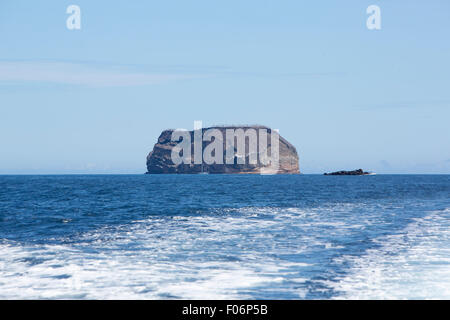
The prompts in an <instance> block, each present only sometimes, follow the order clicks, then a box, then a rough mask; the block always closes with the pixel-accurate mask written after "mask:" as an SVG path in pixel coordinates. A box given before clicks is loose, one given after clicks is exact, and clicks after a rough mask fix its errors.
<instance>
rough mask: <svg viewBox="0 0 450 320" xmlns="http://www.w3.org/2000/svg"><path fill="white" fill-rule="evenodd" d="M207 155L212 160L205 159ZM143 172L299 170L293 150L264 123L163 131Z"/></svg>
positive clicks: (204, 172) (292, 172)
mask: <svg viewBox="0 0 450 320" xmlns="http://www.w3.org/2000/svg"><path fill="white" fill-rule="evenodd" d="M180 136H184V137H183V139H181V138H180ZM230 136H231V138H230ZM275 138H276V139H275ZM183 140H184V143H185V144H184V147H183V148H184V149H182V146H180V145H181V144H182V142H183ZM213 144H214V148H212V145H213ZM181 149H182V151H180V150H181ZM211 149H214V151H211ZM199 150H200V151H199ZM208 155H211V156H210V157H209V158H214V159H215V161H211V159H209V161H208ZM265 155H267V156H265ZM276 155H278V156H277V157H276V166H274V165H273V163H275V162H274V159H275V158H274V156H276ZM267 158H269V159H272V160H271V161H267ZM181 159H182V160H183V161H182V162H181ZM174 160H175V161H174ZM147 173H148V174H158V173H186V174H201V173H203V174H213V173H227V174H260V173H262V174H264V173H269V174H298V173H300V170H299V157H298V154H297V150H296V149H295V147H294V146H293V145H292V144H290V143H289V142H288V141H287V140H286V139H284V138H283V137H281V136H280V135H279V134H278V132H277V131H274V130H272V129H270V128H268V127H265V126H215V127H209V128H201V129H200V130H193V131H184V132H177V131H176V130H173V129H169V130H164V131H163V132H162V133H161V135H160V136H159V138H158V141H157V142H156V144H155V145H154V147H153V150H152V151H151V152H150V153H149V155H148V156H147Z"/></svg>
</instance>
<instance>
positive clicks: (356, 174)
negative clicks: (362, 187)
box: [324, 169, 371, 176]
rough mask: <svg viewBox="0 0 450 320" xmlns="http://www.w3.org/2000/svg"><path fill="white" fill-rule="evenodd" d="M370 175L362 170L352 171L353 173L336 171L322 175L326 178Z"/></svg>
mask: <svg viewBox="0 0 450 320" xmlns="http://www.w3.org/2000/svg"><path fill="white" fill-rule="evenodd" d="M367 174H371V173H370V172H365V171H363V169H358V170H353V171H344V170H343V171H336V172H331V173H324V175H326V176H363V175H367Z"/></svg>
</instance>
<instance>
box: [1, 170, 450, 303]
mask: <svg viewBox="0 0 450 320" xmlns="http://www.w3.org/2000/svg"><path fill="white" fill-rule="evenodd" d="M449 230H450V176H448V175H377V176H356V177H351V176H340V177H335V176H320V175H278V176H259V175H124V176H114V175H111V176H109V175H106V176H0V254H1V255H0V298H63V299H64V298H81V299H82V298H88V299H89V298H137V299H140V298H151V299H166V298H174V299H176V298H207V299H208V298H244V299H247V298H250V299H301V298H306V299H326V298H349V297H350V298H393V297H399V298H435V297H437V298H449V297H450V282H449V280H448V279H450V235H449Z"/></svg>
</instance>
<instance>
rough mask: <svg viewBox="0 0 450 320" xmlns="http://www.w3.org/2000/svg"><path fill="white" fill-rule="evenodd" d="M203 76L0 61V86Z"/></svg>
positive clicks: (106, 84) (142, 82) (150, 81)
mask: <svg viewBox="0 0 450 320" xmlns="http://www.w3.org/2000/svg"><path fill="white" fill-rule="evenodd" d="M204 76H205V75H196V74H190V73H176V72H168V73H164V72H148V71H145V72H139V71H136V70H132V69H130V68H127V67H124V66H115V65H94V64H86V63H70V62H35V61H19V62H15V61H0V85H1V84H23V83H55V84H67V85H80V86H89V87H122V86H146V85H155V84H162V83H167V82H172V81H177V80H183V79H193V78H199V77H204Z"/></svg>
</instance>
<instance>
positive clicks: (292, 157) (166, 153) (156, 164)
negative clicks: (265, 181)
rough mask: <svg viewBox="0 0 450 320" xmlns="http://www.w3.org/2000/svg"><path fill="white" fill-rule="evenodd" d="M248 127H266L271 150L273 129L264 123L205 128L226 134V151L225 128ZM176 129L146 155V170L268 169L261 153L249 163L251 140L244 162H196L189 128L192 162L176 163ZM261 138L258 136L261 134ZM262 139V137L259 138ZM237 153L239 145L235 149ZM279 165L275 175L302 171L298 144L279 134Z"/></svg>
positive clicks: (163, 137) (242, 171) (168, 133)
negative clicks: (254, 162) (174, 136)
mask: <svg viewBox="0 0 450 320" xmlns="http://www.w3.org/2000/svg"><path fill="white" fill-rule="evenodd" d="M249 128H253V129H255V130H256V131H257V132H258V130H259V129H266V130H267V140H268V143H267V149H268V153H269V154H270V152H271V132H272V130H271V129H270V128H268V127H264V126H223V127H221V126H219V127H210V128H203V129H202V130H203V132H202V133H204V132H205V131H206V130H208V129H218V130H220V131H221V132H222V135H223V137H224V138H223V139H224V141H223V146H224V147H223V150H224V153H225V150H226V149H225V137H226V133H225V131H226V129H234V130H236V129H243V130H247V129H249ZM173 132H174V130H165V131H163V132H162V133H161V135H160V136H159V138H158V142H157V143H156V144H155V146H154V147H153V151H152V152H150V154H149V155H148V156H147V170H148V172H147V173H150V174H154V173H191V174H192V173H231V174H243V173H248V174H251V173H255V174H259V173H264V172H263V171H264V169H265V168H266V169H267V168H269V166H267V165H263V164H262V163H261V162H260V159H259V156H258V161H257V163H256V164H250V163H249V152H248V151H249V147H248V144H249V143H248V139H246V141H245V155H244V156H245V160H246V161H245V164H238V163H237V161H236V158H235V159H234V163H233V164H225V160H224V161H223V162H224V164H216V163H214V164H206V163H204V162H203V164H194V161H193V157H194V131H189V134H190V136H191V150H192V151H191V153H192V161H191V163H187V164H185V163H181V164H178V165H177V164H174V162H173V161H172V158H171V154H172V149H173V148H174V147H175V146H176V145H177V144H178V142H177V141H171V138H172V133H173ZM258 139H259V136H258ZM258 142H259V140H258ZM210 143H211V142H209V141H203V143H202V144H203V150H204V149H205V147H206V146H207V145H209V144H210ZM234 151H235V152H236V145H235V150H234ZM279 155H280V160H279V167H278V170H277V171H276V172H274V173H276V174H298V173H300V170H299V161H298V160H299V158H298V154H297V150H296V149H295V147H294V146H293V145H292V144H290V143H289V142H288V141H286V140H285V139H284V138H282V137H281V136H280V139H279Z"/></svg>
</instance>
